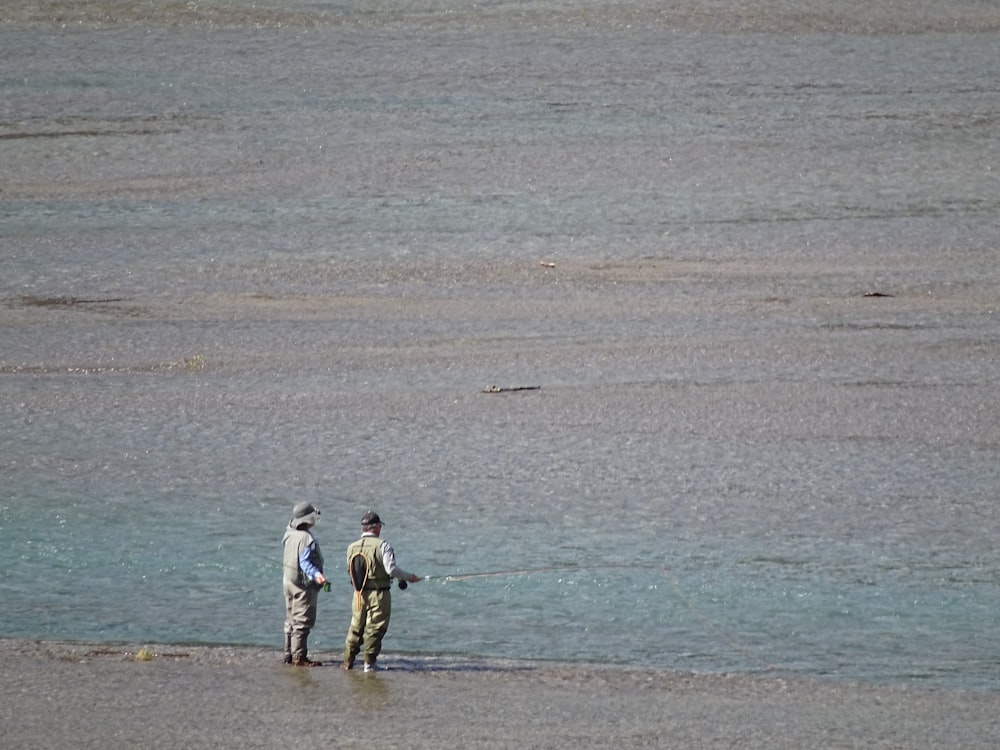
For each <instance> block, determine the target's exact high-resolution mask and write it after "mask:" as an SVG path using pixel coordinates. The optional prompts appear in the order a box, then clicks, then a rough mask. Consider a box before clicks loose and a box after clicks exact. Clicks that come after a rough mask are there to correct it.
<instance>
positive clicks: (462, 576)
mask: <svg viewBox="0 0 1000 750" xmlns="http://www.w3.org/2000/svg"><path fill="white" fill-rule="evenodd" d="M258 557H261V558H263V559H267V560H268V561H269V562H272V563H274V564H275V565H283V563H278V562H277V561H276V560H273V559H271V558H265V557H264V556H263V555H258ZM626 568H628V569H632V570H635V569H641V570H652V571H656V572H658V573H661V574H662V575H663V577H664V578H665V579H666V580H667V582H668V583H669V584H670V587H671V589H673V592H674V594H675V595H676V597H677V598H678V599H679V600H680V601H681V603H682V604H683V605H684V607H685V608H687V610H688V611H689V612H690V613H691V614H692V615H694V616H695V617H696V618H697V619H698V621H699V622H701V624H702V625H703V626H704V628H705V631H706V632H708V633H711V634H712V635H713V636H714V637H715V638H717V639H718V640H719V641H720V642H722V643H725V644H726V645H727V646H729V648H731V649H732V650H733V651H735V652H736V653H739V654H742V655H743V656H744V657H746V658H747V659H749V660H751V661H753V662H756V663H757V664H759V665H760V666H761V667H763V668H764V669H765V670H766V671H769V672H771V671H779V670H780V669H781V668H780V667H778V666H777V665H775V664H772V663H770V662H769V661H767V660H766V659H764V658H763V657H762V656H760V655H759V654H757V653H755V652H754V651H753V650H751V649H750V648H748V647H746V646H744V645H742V644H741V643H739V642H738V641H737V640H736V639H735V638H733V637H732V636H731V635H729V633H727V632H726V631H725V630H723V629H722V628H721V627H719V626H718V625H717V624H716V623H715V622H714V621H713V620H712V618H710V617H709V616H708V615H707V614H705V612H704V611H703V610H702V609H701V608H700V607H698V605H696V604H695V603H694V602H693V601H692V600H691V597H689V596H688V595H687V593H686V592H685V591H684V588H683V587H682V586H681V584H680V582H679V581H678V580H677V578H676V576H674V574H673V573H672V572H671V571H670V568H665V567H659V566H653V565H629V564H619V565H600V566H596V567H595V568H593V569H600V570H622V569H626ZM585 570H588V568H581V567H579V566H572V565H549V566H546V567H541V568H518V569H515V570H489V571H483V572H477V573H451V574H448V575H433V576H424V577H423V580H425V581H440V582H441V583H444V584H447V583H455V582H458V581H471V580H475V579H478V578H503V577H513V576H528V575H536V574H538V575H540V574H543V573H581V572H583V571H585Z"/></svg>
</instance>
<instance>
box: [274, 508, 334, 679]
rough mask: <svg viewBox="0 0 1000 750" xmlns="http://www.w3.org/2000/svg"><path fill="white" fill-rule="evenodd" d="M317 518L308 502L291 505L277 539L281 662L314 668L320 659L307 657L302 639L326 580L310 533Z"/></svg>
mask: <svg viewBox="0 0 1000 750" xmlns="http://www.w3.org/2000/svg"><path fill="white" fill-rule="evenodd" d="M317 521H319V511H318V510H316V508H314V507H313V505H312V503H298V504H297V505H296V506H295V507H294V508H292V519H291V520H290V521H289V522H288V528H287V529H285V536H284V538H283V539H282V540H281V541H282V544H284V546H285V555H284V570H285V575H284V577H283V578H284V591H285V664H294V665H295V666H297V667H318V666H320V662H318V661H312V660H311V659H310V658H309V648H308V645H307V643H306V641H307V640H308V639H309V631H310V630H312V628H313V625H315V624H316V600H317V599H318V598H319V597H318V594H319V590H320V588H322V586H323V584H324V583H326V577H325V576H324V575H323V553H322V552H320V551H319V543H318V542H317V541H316V538H315V537H314V536H313V535H312V527H313V526H315V525H316V522H317Z"/></svg>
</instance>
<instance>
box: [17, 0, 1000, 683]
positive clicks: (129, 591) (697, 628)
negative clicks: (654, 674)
mask: <svg viewBox="0 0 1000 750" xmlns="http://www.w3.org/2000/svg"><path fill="white" fill-rule="evenodd" d="M915 5H916V10H915V11H914V12H911V13H908V14H907V16H906V17H905V18H901V17H898V16H897V15H896V11H895V10H894V9H893V5H892V4H889V3H879V2H876V3H868V4H864V6H863V7H862V6H860V5H859V6H855V5H854V4H852V3H847V2H844V3H833V4H831V3H804V4H803V3H795V4H784V3H778V2H775V3H761V4H759V5H754V6H753V7H751V8H748V7H747V4H742V3H725V2H723V3H716V4H712V5H711V7H707V6H703V5H702V4H697V5H696V4H691V5H688V4H684V3H679V4H675V5H671V4H668V5H666V6H662V7H661V5H660V4H649V5H644V4H642V3H615V4H604V3H596V2H581V1H580V0H560V1H559V2H546V3H493V4H486V5H484V6H478V7H477V8H476V9H471V8H470V7H466V6H462V7H458V6H457V5H455V4H452V3H449V2H446V1H445V0H442V1H441V2H427V3H425V4H407V3H403V4H393V5H392V6H390V5H388V4H377V3H376V4H372V3H360V4H352V5H349V6H345V5H338V4H326V3H315V4H308V5H307V4H290V5H278V4H270V3H263V4H262V3H258V4H256V5H251V4H249V3H232V4H221V3H209V4H207V5H200V6H198V5H195V4H188V5H186V6H183V7H181V6H180V5H177V4H166V3H164V4H162V5H158V4H153V5H149V4H140V3H129V2H110V1H109V2H94V3H80V4H75V3H74V4H66V3H63V4H60V3H37V4H31V5H30V6H28V5H26V6H25V7H20V6H19V7H18V8H15V9H13V10H10V9H5V10H2V11H0V39H2V41H3V43H2V44H0V70H2V71H3V72H2V73H0V164H2V176H0V259H2V261H0V262H2V270H3V272H2V274H0V321H2V328H0V472H2V477H3V482H2V490H0V493H2V494H0V571H2V572H0V597H2V600H3V607H0V635H4V636H18V637H30V638H68V639H82V640H93V641H98V642H100V641H129V642H152V641H156V642H166V643H180V642H199V643H228V644H248V645H263V646H266V645H268V644H272V643H273V644H274V645H275V648H276V650H277V649H278V648H279V646H280V632H281V620H282V617H283V614H282V610H281V601H280V577H281V576H280V562H279V561H280V556H279V555H280V550H279V547H278V545H279V541H280V537H281V533H282V529H283V526H284V524H285V523H286V522H287V518H288V515H289V511H290V509H291V505H292V504H293V503H294V502H296V501H298V500H301V499H308V500H310V501H313V502H314V503H316V504H317V505H318V506H319V507H321V508H322V510H323V520H322V522H321V524H320V525H319V527H318V528H317V532H316V533H317V536H318V538H319V540H320V542H321V544H322V545H323V548H324V550H325V551H326V554H327V558H328V559H329V560H331V561H332V562H331V566H332V567H334V568H335V567H336V565H339V561H340V556H341V550H343V549H345V548H346V546H347V544H348V543H349V542H350V541H352V539H353V538H354V536H355V535H356V533H357V522H358V519H359V518H360V516H361V514H362V512H363V511H365V510H367V509H368V508H369V507H374V508H376V509H377V510H379V511H380V513H381V514H382V516H383V518H384V519H385V520H386V521H387V523H388V526H387V527H386V535H387V536H388V537H389V538H390V540H391V541H392V542H393V543H394V546H395V547H396V550H397V554H398V555H399V558H400V562H401V564H402V565H403V567H405V568H408V569H413V570H415V571H417V572H418V573H421V574H424V575H428V576H431V578H430V580H428V581H426V582H423V583H421V584H419V585H417V586H414V587H412V588H411V589H410V590H409V591H407V592H405V593H399V594H395V595H394V596H395V606H394V621H393V627H392V630H391V632H390V636H389V638H388V640H387V642H386V651H387V655H391V654H392V653H395V654H407V655H409V656H410V657H419V656H421V655H425V656H435V655H460V656H463V657H473V658H490V657H518V658H527V659H550V660H555V661H566V662H575V661H578V662H593V661H597V662H622V663H624V664H629V665H648V666H650V667H652V668H654V669H678V670H695V671H700V672H727V671H737V672H759V671H781V672H789V673H795V674H800V675H806V676H824V677H836V678H849V679H863V680H871V681H888V682H895V683H902V684H908V683H911V682H913V683H920V684H931V685H945V686H960V687H976V688H988V689H990V690H996V689H998V688H1000V673H998V665H1000V661H998V653H1000V637H998V635H997V612H998V611H1000V594H998V591H997V583H998V571H1000V555H998V553H997V551H996V544H995V540H996V538H997V532H998V521H1000V519H998V513H997V508H996V501H997V496H998V490H1000V468H998V467H1000V462H998V457H1000V416H998V412H997V406H996V394H997V386H998V380H1000V378H998V373H1000V367H998V353H1000V325H998V317H997V316H998V312H997V305H998V303H1000V295H998V292H997V289H998V288H1000V270H998V269H1000V262H998V261H1000V252H998V236H1000V232H998V229H1000V220H998V216H1000V199H998V196H1000V179H998V169H1000V137H998V130H997V122H998V113H1000V88H998V84H997V81H1000V57H998V56H997V54H996V51H997V49H998V41H1000V37H998V34H1000V31H998V29H1000V17H998V15H997V13H996V11H991V10H990V9H989V8H985V7H983V6H982V5H981V4H976V3H958V4H949V7H948V8H940V7H938V5H937V4H934V5H933V6H932V5H930V4H920V3H918V4H915ZM490 385H496V386H500V387H501V388H511V389H512V388H527V387H530V389H526V390H509V391H506V392H501V393H484V388H486V387H487V386H490ZM487 573H488V574H494V573H495V574H496V575H480V574H487ZM449 576H450V578H449ZM349 591H350V589H349V585H348V583H347V579H346V576H344V577H343V580H342V583H341V584H340V585H339V589H335V590H334V592H333V593H331V594H329V595H324V598H323V599H322V601H321V605H320V607H321V611H320V622H319V624H318V626H317V629H316V631H315V633H314V635H313V639H312V644H313V649H314V650H317V651H319V652H324V651H326V652H337V651H339V650H340V648H341V644H342V639H343V632H344V630H345V628H346V625H347V618H348V616H349V615H348V612H349V606H350V605H349V598H350V594H349Z"/></svg>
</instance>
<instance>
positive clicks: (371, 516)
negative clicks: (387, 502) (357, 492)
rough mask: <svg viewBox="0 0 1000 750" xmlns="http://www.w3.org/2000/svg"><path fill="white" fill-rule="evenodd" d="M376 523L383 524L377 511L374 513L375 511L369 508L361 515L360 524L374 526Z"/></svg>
mask: <svg viewBox="0 0 1000 750" xmlns="http://www.w3.org/2000/svg"><path fill="white" fill-rule="evenodd" d="M376 524H378V525H379V526H382V525H383V524H382V519H381V518H379V517H378V513H376V512H375V511H373V510H370V511H368V512H367V513H365V514H364V515H363V516H361V525H362V526H375V525H376Z"/></svg>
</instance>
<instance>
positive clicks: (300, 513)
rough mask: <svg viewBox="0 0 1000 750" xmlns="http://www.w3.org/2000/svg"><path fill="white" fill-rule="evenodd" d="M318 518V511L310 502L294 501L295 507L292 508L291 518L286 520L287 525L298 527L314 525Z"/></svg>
mask: <svg viewBox="0 0 1000 750" xmlns="http://www.w3.org/2000/svg"><path fill="white" fill-rule="evenodd" d="M318 520H319V511H318V510H317V509H316V508H315V507H313V504H312V503H296V505H295V507H294V508H292V520H291V521H289V522H288V525H289V526H291V527H292V528H293V529H299V528H302V527H303V526H306V525H309V526H315V525H316V522H317V521H318Z"/></svg>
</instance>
